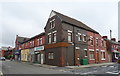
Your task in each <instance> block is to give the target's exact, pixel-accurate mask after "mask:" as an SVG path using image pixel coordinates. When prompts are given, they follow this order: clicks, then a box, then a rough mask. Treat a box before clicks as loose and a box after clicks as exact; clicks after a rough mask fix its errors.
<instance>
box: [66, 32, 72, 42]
mask: <svg viewBox="0 0 120 76" xmlns="http://www.w3.org/2000/svg"><path fill="white" fill-rule="evenodd" d="M69 33H70V34H71V35H69ZM67 34H68V36H71V37H70V39H71V40H69V38H68V36H67V39H68V42H69V43H71V42H72V31H70V30H68V32H67Z"/></svg>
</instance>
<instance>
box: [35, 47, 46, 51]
mask: <svg viewBox="0 0 120 76" xmlns="http://www.w3.org/2000/svg"><path fill="white" fill-rule="evenodd" d="M41 50H44V46H39V47H35V48H34V51H41Z"/></svg>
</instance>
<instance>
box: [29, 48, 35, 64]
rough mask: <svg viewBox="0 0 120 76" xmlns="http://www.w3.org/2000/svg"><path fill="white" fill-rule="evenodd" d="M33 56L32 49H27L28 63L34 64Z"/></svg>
mask: <svg viewBox="0 0 120 76" xmlns="http://www.w3.org/2000/svg"><path fill="white" fill-rule="evenodd" d="M34 61H35V56H34V48H31V49H29V62H30V63H34Z"/></svg>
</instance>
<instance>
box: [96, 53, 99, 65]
mask: <svg viewBox="0 0 120 76" xmlns="http://www.w3.org/2000/svg"><path fill="white" fill-rule="evenodd" d="M98 62H99V52H98V51H96V63H98Z"/></svg>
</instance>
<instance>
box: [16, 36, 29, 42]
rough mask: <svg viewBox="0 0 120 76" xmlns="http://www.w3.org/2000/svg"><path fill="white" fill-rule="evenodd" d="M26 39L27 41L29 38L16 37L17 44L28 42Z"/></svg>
mask: <svg viewBox="0 0 120 76" xmlns="http://www.w3.org/2000/svg"><path fill="white" fill-rule="evenodd" d="M28 39H29V38H26V37H20V36H18V43H23V42H24V41H26V40H28Z"/></svg>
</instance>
